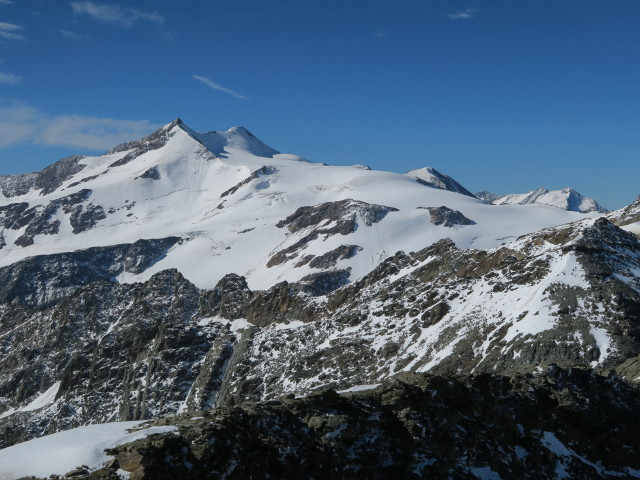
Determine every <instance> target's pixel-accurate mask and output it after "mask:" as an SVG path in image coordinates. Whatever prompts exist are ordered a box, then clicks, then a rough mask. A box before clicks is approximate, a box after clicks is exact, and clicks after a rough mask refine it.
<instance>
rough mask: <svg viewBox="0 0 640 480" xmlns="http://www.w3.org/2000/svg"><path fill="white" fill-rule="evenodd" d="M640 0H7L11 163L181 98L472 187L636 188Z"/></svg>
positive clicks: (202, 115) (212, 123)
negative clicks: (108, 0) (427, 169)
mask: <svg viewBox="0 0 640 480" xmlns="http://www.w3.org/2000/svg"><path fill="white" fill-rule="evenodd" d="M638 25H640V2H638V1H637V0H599V1H595V0H583V1H572V0H566V1H565V0H562V1H558V0H554V1H545V0H535V1H526V0H518V1H514V0H504V1H493V0H469V1H460V2H458V1H451V0H449V1H429V0H423V1H405V0H396V1H394V2H387V1H384V2H383V1H378V0H368V1H367V2H363V1H357V2H356V1H348V0H344V1H334V0H323V1H316V0H306V1H304V2H300V1H285V0H273V1H270V2H265V1H255V0H244V1H242V2H219V1H207V2H205V1H200V2H196V1H190V0H184V1H182V2H175V1H164V0H154V1H135V0H134V1H128V2H120V3H101V2H98V1H95V2H88V1H71V2H66V1H57V0H0V174H14V173H20V172H25V171H33V170H37V169H40V168H43V167H44V166H46V165H48V164H51V163H53V162H54V161H56V160H57V159H59V158H62V157H64V156H67V155H72V154H96V153H99V152H102V151H105V150H107V149H108V148H110V147H112V146H114V145H115V144H117V143H121V142H122V141H125V140H129V139H132V138H137V137H140V136H142V135H145V134H147V133H150V132H151V131H152V130H154V129H155V128H156V127H157V126H159V125H162V124H165V123H168V122H170V121H171V120H173V119H174V118H175V117H177V116H180V117H181V118H182V119H183V120H184V121H185V122H186V123H187V124H188V125H190V126H191V127H193V128H194V129H196V130H200V131H208V130H226V129H227V128H228V127H230V126H233V125H244V126H246V127H247V128H249V129H250V130H251V131H252V132H253V133H254V134H255V135H256V136H258V137H259V138H261V139H262V140H263V141H265V142H266V143H268V144H269V145H271V146H273V147H274V148H276V149H278V150H280V151H283V152H287V153H296V154H298V155H302V156H304V157H306V158H308V159H310V160H312V161H317V162H326V163H329V164H336V165H339V164H354V163H364V164H367V165H370V166H371V167H372V168H377V169H384V170H392V171H398V172H404V171H407V170H409V169H413V168H418V167H422V166H433V167H435V168H436V169H438V170H440V171H441V172H443V173H447V174H449V175H451V176H453V177H454V178H456V179H457V180H458V181H459V182H461V183H462V184H463V185H465V186H466V187H467V188H469V189H470V190H472V191H478V190H484V189H488V190H492V191H494V192H496V193H498V194H505V193H518V192H524V191H528V190H532V189H534V188H537V187H540V186H545V187H547V188H550V189H556V188H563V187H568V186H571V187H574V188H576V189H577V190H579V191H580V192H582V193H583V194H585V195H588V196H592V197H595V198H596V199H597V200H599V201H600V202H601V203H602V204H603V205H604V206H605V207H607V208H618V207H621V206H623V205H625V204H628V203H630V202H631V201H633V200H634V199H635V197H636V196H637V195H638V194H640V182H638V179H639V178H640V161H639V160H640V128H639V127H640V87H639V86H640V56H639V55H638V52H640V28H639V26H638Z"/></svg>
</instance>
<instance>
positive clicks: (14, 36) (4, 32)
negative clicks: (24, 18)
mask: <svg viewBox="0 0 640 480" xmlns="http://www.w3.org/2000/svg"><path fill="white" fill-rule="evenodd" d="M21 30H22V27H21V26H20V25H16V24H14V23H6V22H0V38H6V39H7V40H26V38H25V36H24V35H22V34H20V33H17V32H19V31H21Z"/></svg>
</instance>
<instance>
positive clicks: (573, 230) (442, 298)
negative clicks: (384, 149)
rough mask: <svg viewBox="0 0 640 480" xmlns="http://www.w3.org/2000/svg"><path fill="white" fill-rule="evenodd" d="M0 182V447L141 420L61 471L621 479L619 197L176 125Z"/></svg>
mask: <svg viewBox="0 0 640 480" xmlns="http://www.w3.org/2000/svg"><path fill="white" fill-rule="evenodd" d="M0 192H1V194H0V448H5V447H10V446H11V445H14V444H17V443H19V442H24V441H28V440H31V439H34V438H37V437H41V436H43V435H46V434H51V433H55V432H59V431H63V430H68V429H73V428H76V427H79V426H82V425H88V424H95V423H107V422H118V421H131V420H153V421H154V422H155V424H156V425H177V426H178V431H177V433H171V434H163V435H158V436H152V437H149V438H148V439H145V440H139V441H138V442H134V443H131V444H126V445H123V446H119V447H116V448H114V449H112V450H111V451H110V453H109V454H110V455H111V457H112V458H113V459H114V460H113V461H112V462H111V463H110V464H109V465H94V466H87V468H86V469H85V470H84V473H82V474H78V475H84V476H85V478H96V479H97V478H114V479H115V478H119V477H118V475H119V473H118V472H120V473H121V472H123V471H127V472H130V475H131V476H130V478H132V479H136V478H139V479H142V478H269V475H270V476H271V478H514V477H519V478H635V477H640V460H638V458H637V456H635V455H631V454H629V452H632V451H637V449H638V447H639V446H638V441H637V439H636V436H635V435H633V434H632V433H631V432H632V430H633V425H634V424H637V415H638V414H637V412H638V405H637V403H638V400H637V399H638V398H639V397H638V391H637V389H638V387H637V385H636V382H637V381H638V379H640V238H639V236H638V235H640V199H639V200H638V201H636V202H634V203H633V204H631V205H629V206H628V207H626V208H624V209H621V210H617V211H614V212H606V211H605V210H604V209H602V208H601V207H600V206H599V205H598V204H597V202H595V201H592V200H591V199H586V198H585V197H582V196H580V195H579V194H577V192H575V191H573V190H570V189H567V190H562V191H561V192H560V193H558V192H549V191H546V190H545V191H544V192H543V191H542V190H540V191H536V192H532V193H531V194H525V195H524V196H521V197H523V198H520V197H519V196H506V197H495V196H493V197H491V195H490V194H489V192H483V195H480V194H476V195H475V196H474V195H473V194H472V193H470V192H469V191H468V190H467V189H466V188H464V187H463V186H462V185H461V184H459V183H458V182H457V181H455V180H454V179H452V178H451V177H449V176H447V175H444V174H442V173H440V172H438V171H437V170H435V169H433V168H430V167H426V168H422V169H418V170H412V171H410V172H408V173H407V174H396V173H390V172H381V171H375V170H370V169H368V168H366V167H363V166H361V165H354V166H350V167H349V166H347V167H334V166H327V165H324V164H316V163H312V162H309V161H307V160H305V159H303V158H301V157H297V156H295V155H290V154H282V153H279V152H277V151H276V150H274V149H272V148H271V147H269V146H267V145H265V144H264V143H263V142H261V141H260V140H258V139H257V138H256V137H255V136H254V135H253V134H251V133H250V132H249V131H248V130H246V129H244V128H241V127H234V128H232V129H230V130H227V131H225V132H209V133H199V132H195V131H193V130H192V129H190V128H189V127H188V126H186V125H185V124H184V123H183V122H182V121H180V120H179V119H178V120H176V121H174V122H172V123H170V124H168V125H166V126H165V127H163V128H161V129H159V130H158V131H157V132H154V133H153V134H151V135H150V136H148V137H145V138H143V139H140V140H138V141H134V142H129V143H126V144H123V145H121V146H118V147H115V148H113V149H112V150H110V151H109V152H107V153H106V154H104V155H102V156H97V157H70V158H67V159H64V160H61V161H60V162H58V163H56V164H54V165H52V166H51V167H48V168H47V169H45V170H43V171H41V172H37V173H33V174H25V175H19V176H5V177H0ZM507 197H509V198H507ZM516 197H517V198H516ZM336 392H344V393H336ZM427 406H429V407H428V408H427ZM202 412H206V413H202ZM603 412H605V413H603ZM598 415H604V416H600V417H598ZM507 417H508V418H507ZM443 419H448V422H449V423H447V421H443ZM594 419H597V420H594ZM586 423H590V425H591V427H589V429H587V428H586V427H583V425H584V424H586ZM254 428H257V429H258V430H259V431H260V434H259V435H258V436H257V437H255V436H252V435H251V432H252V429H254ZM611 438H614V439H615V440H613V441H608V440H607V439H611ZM487 439H492V440H490V441H489V440H487ZM485 440H487V441H486V442H485ZM255 452H258V453H260V454H261V455H257V454H256V453H255ZM286 452H289V453H286ZM256 455H257V456H256ZM167 459H171V460H167ZM267 459H269V461H267ZM328 459H332V460H328ZM261 462H262V463H261ZM2 468H3V467H2V466H0V477H2V475H3V474H7V475H9V474H8V473H7V472H3V470H2ZM50 473H51V474H57V475H63V474H65V473H66V472H56V471H51V472H50ZM190 475H191V476H190ZM483 475H484V476H483ZM492 475H493V476H492ZM563 475H565V476H563ZM8 478H13V477H11V476H9V477H8Z"/></svg>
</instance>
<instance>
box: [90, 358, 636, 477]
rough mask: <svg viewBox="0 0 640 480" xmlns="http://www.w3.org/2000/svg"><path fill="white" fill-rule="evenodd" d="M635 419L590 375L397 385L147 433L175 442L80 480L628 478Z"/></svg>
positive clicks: (424, 379) (238, 409)
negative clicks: (122, 476)
mask: <svg viewBox="0 0 640 480" xmlns="http://www.w3.org/2000/svg"><path fill="white" fill-rule="evenodd" d="M639 412H640V390H639V389H638V387H637V386H633V385H630V384H628V383H626V382H624V381H622V380H620V379H619V378H617V377H615V376H609V377H601V376H598V375H596V374H594V373H593V372H592V371H583V370H579V369H569V370H563V369H560V368H557V367H551V368H549V369H548V370H546V371H543V372H540V373H538V374H535V375H515V376H512V377H501V376H493V375H488V374H481V375H471V376H459V377H443V376H436V375H416V374H404V375H399V376H398V377H396V378H394V379H390V380H388V381H385V382H384V384H383V385H382V386H380V387H378V388H376V389H374V390H368V391H363V392H357V393H348V394H342V395H338V394H337V393H336V392H335V391H332V390H325V391H322V392H319V393H316V394H314V395H311V396H309V397H306V398H302V399H296V398H293V397H292V396H288V397H283V398H280V399H278V400H273V401H269V402H266V403H257V404H254V403H245V404H243V405H240V406H235V407H230V408H218V409H214V410H210V411H207V412H204V413H200V414H198V417H193V416H192V415H186V416H180V417H175V418H166V419H163V420H160V421H156V422H153V423H152V424H153V425H176V426H177V427H178V431H179V435H176V434H174V433H170V434H160V435H155V436H152V437H148V438H146V439H144V440H139V441H136V442H133V443H130V444H126V445H122V446H119V447H117V448H114V449H111V450H109V451H108V453H109V454H110V455H112V456H113V457H114V460H113V461H112V462H111V464H110V466H109V467H108V468H104V469H101V470H99V471H95V472H92V473H91V474H89V475H88V476H87V477H86V478H89V479H92V480H98V479H105V478H113V479H114V480H115V478H117V477H116V476H115V473H116V470H117V469H118V468H121V469H124V470H126V471H128V472H131V474H130V478H131V480H145V479H172V480H173V479H183V478H184V479H193V478H226V479H246V478H253V479H267V478H279V479H300V478H309V479H318V480H319V479H334V478H350V479H367V480H368V479H381V480H382V479H399V478H402V479H418V478H437V479H461V478H464V479H466V478H468V479H474V478H503V479H507V478H520V479H532V480H533V479H535V480H540V479H556V478H580V479H585V480H588V479H610V478H632V477H637V476H638V475H640V459H639V458H638V456H637V455H636V452H637V451H638V449H640V440H639V437H638V435H637V431H636V428H635V427H636V426H637V425H638V423H639V422H640V413H639ZM87 473H88V472H87Z"/></svg>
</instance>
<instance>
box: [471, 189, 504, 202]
mask: <svg viewBox="0 0 640 480" xmlns="http://www.w3.org/2000/svg"><path fill="white" fill-rule="evenodd" d="M473 195H474V197H476V198H477V199H478V200H482V201H483V202H484V203H493V202H494V201H495V200H497V199H498V198H500V196H499V195H496V194H495V193H493V192H490V191H488V190H483V191H482V192H476V193H474V194H473Z"/></svg>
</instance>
